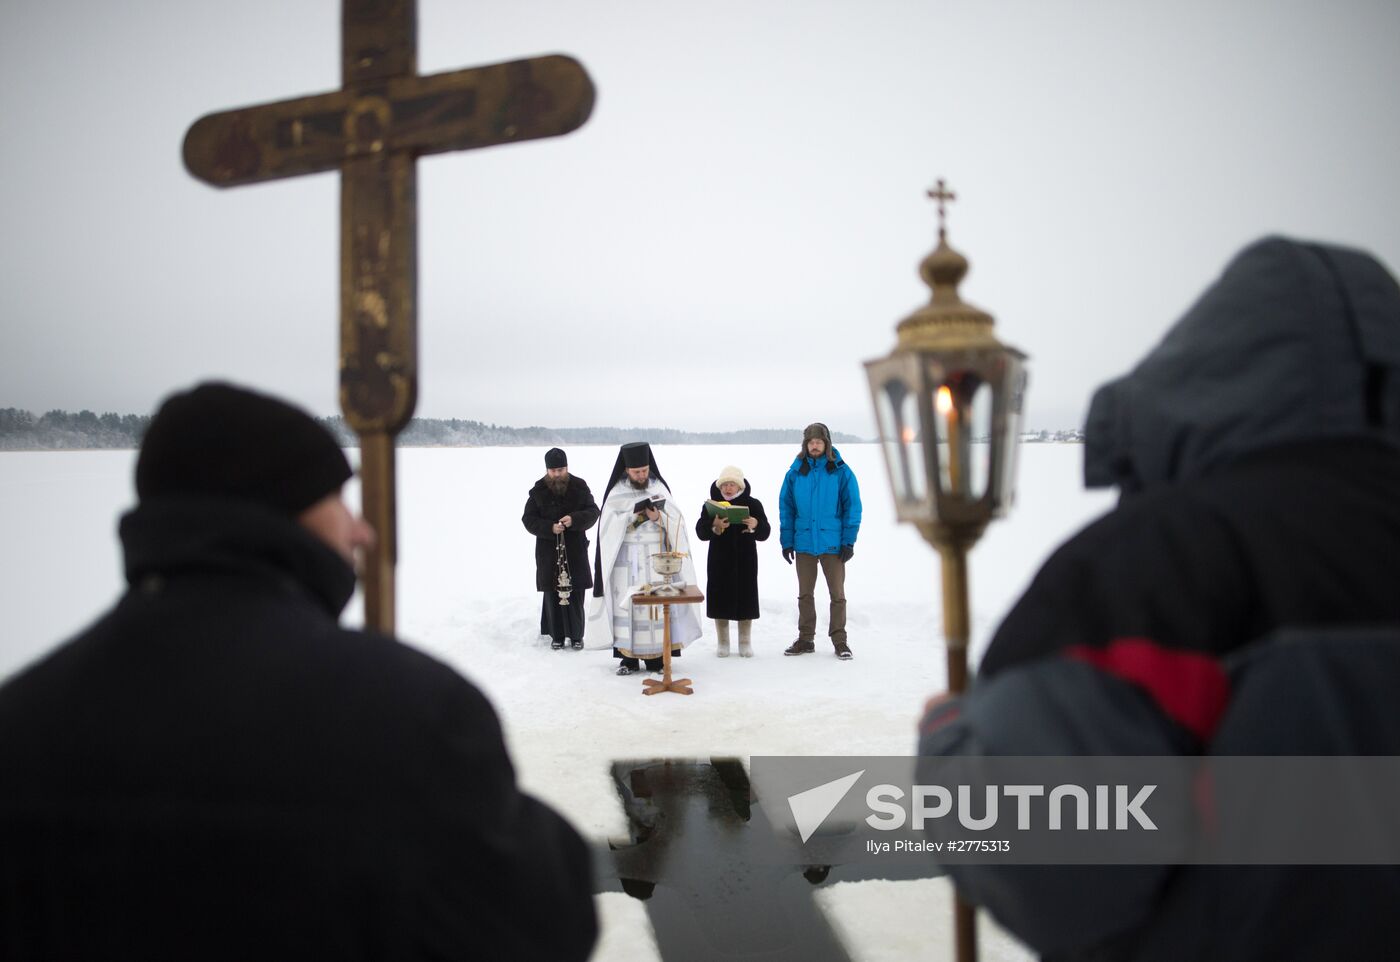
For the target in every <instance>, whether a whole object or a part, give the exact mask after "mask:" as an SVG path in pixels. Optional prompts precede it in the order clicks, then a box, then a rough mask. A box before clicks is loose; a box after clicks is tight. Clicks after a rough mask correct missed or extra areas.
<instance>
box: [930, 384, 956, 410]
mask: <svg viewBox="0 0 1400 962" xmlns="http://www.w3.org/2000/svg"><path fill="white" fill-rule="evenodd" d="M934 404H935V405H936V406H937V408H938V413H939V414H947V413H948V412H949V411H951V410H953V392H952V391H950V390H948V385H946V384H944V385H943V386H941V387H940V388H939V389H938V396H937V397H936V398H935V400H934Z"/></svg>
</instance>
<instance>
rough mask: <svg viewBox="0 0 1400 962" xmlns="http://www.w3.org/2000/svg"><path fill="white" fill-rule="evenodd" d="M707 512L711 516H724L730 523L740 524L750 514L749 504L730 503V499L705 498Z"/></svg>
mask: <svg viewBox="0 0 1400 962" xmlns="http://www.w3.org/2000/svg"><path fill="white" fill-rule="evenodd" d="M705 513H706V514H708V515H710V516H711V517H716V518H724V519H725V520H726V521H728V522H729V523H730V524H739V523H741V522H742V521H743V520H744V519H745V518H747V517H748V516H749V509H748V506H747V505H742V504H730V503H729V502H728V501H716V500H714V499H713V498H706V499H705Z"/></svg>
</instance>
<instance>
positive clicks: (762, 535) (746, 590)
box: [695, 464, 773, 658]
mask: <svg viewBox="0 0 1400 962" xmlns="http://www.w3.org/2000/svg"><path fill="white" fill-rule="evenodd" d="M710 501H713V502H718V503H720V504H722V505H731V506H734V507H739V508H747V509H748V516H747V517H745V518H744V519H743V520H742V521H737V522H730V521H729V520H728V519H727V518H726V517H725V516H724V515H723V514H708V513H706V511H705V506H704V505H701V507H700V516H699V518H698V519H697V520H696V522H695V535H696V537H698V538H699V539H700V540H701V541H708V542H709V543H710V552H709V556H708V557H707V558H706V560H705V575H706V579H705V615H706V616H707V617H709V618H711V619H713V620H714V623H715V635H716V637H717V639H718V640H717V641H716V643H715V652H716V654H718V655H719V657H721V658H728V657H729V623H730V622H731V621H737V622H738V623H739V657H740V658H752V657H753V622H754V619H755V618H757V617H758V544H757V542H759V541H767V540H768V535H769V534H770V533H771V532H772V530H773V529H772V527H771V526H770V525H769V524H768V515H767V513H766V512H765V511H764V510H763V502H762V501H759V500H758V499H757V498H755V497H754V496H753V492H752V489H751V488H750V486H749V482H748V481H747V480H746V479H745V478H744V472H743V471H740V470H739V469H738V468H736V467H734V466H733V465H732V464H731V465H728V466H726V467H725V468H723V469H721V470H720V472H719V477H717V478H715V483H714V484H712V485H710ZM708 503H709V502H707V504H708Z"/></svg>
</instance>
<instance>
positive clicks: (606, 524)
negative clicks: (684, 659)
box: [584, 478, 700, 658]
mask: <svg viewBox="0 0 1400 962" xmlns="http://www.w3.org/2000/svg"><path fill="white" fill-rule="evenodd" d="M643 498H658V499H665V501H666V505H665V507H664V508H663V509H662V517H661V520H660V521H659V522H657V521H646V520H643V522H642V523H641V524H640V525H637V524H635V523H634V522H635V519H636V513H635V512H634V511H633V506H634V505H636V503H637V502H638V501H640V500H642V499H643ZM663 527H664V528H665V535H664V537H665V541H666V543H667V545H668V550H671V551H680V552H682V553H684V554H685V556H686V557H685V561H684V563H683V565H682V568H681V572H680V574H678V575H676V576H675V577H674V579H673V580H672V582H671V583H672V584H674V585H675V586H676V587H678V588H679V587H681V586H682V585H693V584H696V580H695V564H694V563H693V562H692V561H691V558H690V538H689V537H688V536H687V531H686V524H685V516H684V515H682V514H681V510H680V508H679V507H677V506H676V504H675V500H674V499H673V498H672V497H671V492H669V491H667V490H666V486H665V485H664V484H662V483H661V482H659V481H657V480H656V479H654V478H653V479H651V480H650V481H649V482H648V484H647V487H646V490H645V491H643V490H639V489H637V488H634V487H632V485H631V484H629V483H628V481H627V479H626V478H623V479H622V480H620V481H618V482H617V484H615V485H613V488H612V490H611V491H610V492H608V498H607V500H606V501H605V502H603V505H602V511H601V514H600V515H599V517H598V535H597V537H598V545H599V551H600V555H599V558H600V560H601V561H602V568H603V571H602V574H603V578H602V582H601V584H602V588H603V594H602V597H598V596H596V595H595V596H591V597H590V598H589V599H588V624H587V627H586V628H585V630H584V638H585V639H586V644H587V646H588V647H589V648H609V647H612V648H617V649H618V650H620V651H621V652H622V653H623V655H625V656H627V657H629V658H660V657H661V654H662V649H663V648H664V647H665V645H664V643H663V638H664V637H665V633H664V625H663V622H662V609H661V606H660V605H636V606H635V607H634V606H633V604H632V600H631V599H632V595H634V594H636V593H637V592H639V591H642V590H643V589H644V586H645V585H647V584H651V585H657V584H660V583H661V581H662V578H661V576H660V575H658V574H657V573H656V572H655V571H654V570H652V566H651V556H652V555H653V554H655V553H657V552H658V551H661V550H663V546H662V541H663V532H662V528H663ZM595 587H596V586H595ZM698 607H699V606H698V605H672V606H671V651H673V652H674V651H676V650H677V649H679V648H684V647H685V646H686V645H689V644H690V643H691V642H692V641H694V640H695V639H696V638H699V637H700V617H699V615H698V614H697V613H696V610H695V609H696V608H698Z"/></svg>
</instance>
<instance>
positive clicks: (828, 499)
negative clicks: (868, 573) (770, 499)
mask: <svg viewBox="0 0 1400 962" xmlns="http://www.w3.org/2000/svg"><path fill="white" fill-rule="evenodd" d="M831 456H832V457H833V458H834V459H835V460H834V461H830V462H828V461H827V459H826V455H825V454H823V455H822V456H821V457H818V458H809V457H807V456H806V455H799V456H798V457H796V458H794V459H793V462H792V467H790V468H788V473H787V476H786V477H784V478H783V490H782V493H781V494H779V495H778V515H779V518H780V519H781V528H780V539H781V541H782V544H783V547H784V548H796V549H797V550H798V551H800V552H802V553H803V554H816V555H820V554H837V553H839V552H840V551H841V546H842V545H845V544H850V545H853V544H855V543H856V534H857V533H858V532H859V531H860V486H859V485H858V484H856V476H855V473H854V472H852V471H851V469H850V468H848V467H847V466H846V462H845V461H843V460H841V452H840V451H838V450H836V448H832V449H831ZM828 467H830V468H831V470H828Z"/></svg>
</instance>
